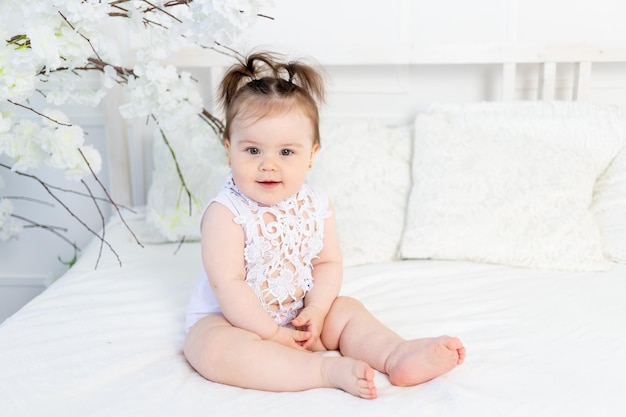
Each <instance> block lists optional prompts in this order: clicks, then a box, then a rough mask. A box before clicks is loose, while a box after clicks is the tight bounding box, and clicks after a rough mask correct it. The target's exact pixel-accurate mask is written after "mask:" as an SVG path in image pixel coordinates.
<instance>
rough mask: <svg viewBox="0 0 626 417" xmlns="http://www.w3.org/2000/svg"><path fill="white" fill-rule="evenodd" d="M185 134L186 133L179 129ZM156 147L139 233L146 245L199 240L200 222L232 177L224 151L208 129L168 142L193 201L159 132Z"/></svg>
mask: <svg viewBox="0 0 626 417" xmlns="http://www.w3.org/2000/svg"><path fill="white" fill-rule="evenodd" d="M181 129H183V128H181ZM155 135H156V137H155V138H154V141H153V143H154V145H153V164H154V165H153V166H154V169H153V173H152V184H151V186H150V188H149V190H148V197H147V207H146V224H145V225H144V226H145V227H143V228H141V230H140V231H139V233H138V235H139V239H140V240H141V241H142V242H144V243H161V242H168V241H181V240H182V239H183V238H184V240H185V241H193V240H199V239H200V216H201V215H202V212H203V210H204V207H205V205H206V204H207V203H208V202H209V201H210V200H212V199H213V198H214V197H215V196H216V195H217V194H218V193H219V191H220V190H221V189H222V187H223V186H224V182H225V181H226V176H227V175H228V172H229V167H228V162H227V157H226V150H225V148H224V146H223V145H222V143H221V141H220V139H219V138H218V135H217V134H216V133H215V132H214V131H213V130H212V129H211V128H210V127H209V126H208V125H207V124H206V123H201V124H200V125H196V126H194V127H193V129H185V131H180V132H177V133H176V134H168V135H167V138H168V141H169V143H170V145H171V147H172V148H173V149H174V152H175V154H176V160H177V161H178V166H179V168H180V170H181V172H182V174H183V177H184V179H185V183H186V185H187V187H188V188H189V190H190V191H191V194H192V196H193V198H192V199H191V200H190V199H189V197H188V196H187V195H186V194H185V191H184V190H183V188H182V182H181V180H180V178H179V176H178V174H177V168H176V163H175V162H174V159H173V158H172V154H171V152H170V150H169V148H168V147H167V146H166V144H165V142H164V141H163V139H162V137H161V133H160V132H159V131H158V130H157V132H156V133H155Z"/></svg>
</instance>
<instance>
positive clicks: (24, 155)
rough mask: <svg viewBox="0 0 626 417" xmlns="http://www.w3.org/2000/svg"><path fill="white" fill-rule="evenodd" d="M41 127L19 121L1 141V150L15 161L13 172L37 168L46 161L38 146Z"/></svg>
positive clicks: (44, 154)
mask: <svg viewBox="0 0 626 417" xmlns="http://www.w3.org/2000/svg"><path fill="white" fill-rule="evenodd" d="M40 132H41V127H40V126H39V125H38V124H37V123H35V122H32V121H30V120H21V121H20V122H19V123H16V124H15V125H14V126H13V129H12V130H11V132H9V133H8V134H6V136H5V137H4V140H3V143H4V144H3V149H4V153H6V154H7V155H8V156H9V157H11V158H13V159H14V160H15V163H14V164H13V170H15V171H26V170H28V169H29V168H37V167H39V166H41V165H42V163H43V162H44V161H45V160H46V157H47V155H46V153H45V152H44V151H43V150H42V149H41V146H39V143H38V138H39V134H40Z"/></svg>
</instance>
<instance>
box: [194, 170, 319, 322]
mask: <svg viewBox="0 0 626 417" xmlns="http://www.w3.org/2000/svg"><path fill="white" fill-rule="evenodd" d="M214 202H217V203H220V204H223V205H224V206H226V207H227V208H228V209H230V210H231V211H232V212H233V214H234V215H235V218H234V221H235V223H237V224H240V225H241V227H243V231H244V237H245V244H244V250H243V254H242V256H243V257H244V260H245V268H246V278H245V281H246V283H247V284H248V285H249V286H250V287H251V288H252V289H253V290H254V292H255V293H256V295H257V298H258V299H259V303H260V304H261V305H262V306H263V309H264V310H265V311H266V312H267V314H268V315H269V316H270V317H272V319H273V320H274V321H275V322H276V324H278V325H279V326H291V321H292V320H293V319H294V318H296V316H297V315H298V313H299V312H300V310H301V309H302V307H303V306H304V296H305V295H306V293H307V292H308V291H309V290H310V289H311V288H313V276H312V271H313V264H312V261H313V259H315V258H316V257H317V255H318V254H319V252H320V251H321V249H322V242H323V237H324V220H325V219H326V218H328V217H329V216H330V212H329V211H328V204H329V202H328V198H327V197H326V196H324V195H322V194H320V193H319V192H318V191H317V190H316V189H315V188H313V187H311V186H309V185H307V184H304V185H303V186H302V187H301V188H300V190H299V191H298V192H297V193H296V194H294V195H292V196H291V197H289V198H288V199H286V200H283V201H281V202H279V203H276V204H273V205H271V206H265V205H262V204H259V203H257V202H256V201H254V200H251V199H249V198H248V197H246V196H245V195H243V194H242V193H241V192H240V191H239V189H238V188H237V186H236V185H235V184H234V182H233V180H232V176H230V177H229V179H228V181H227V182H226V185H225V186H224V188H223V190H222V191H221V192H220V194H219V195H218V196H217V197H216V198H215V199H214V200H212V201H211V202H210V203H209V205H210V204H212V203H214ZM207 207H208V205H207ZM205 210H206V209H205ZM221 311H222V310H221V308H220V306H219V304H218V302H217V299H216V298H215V294H214V293H213V290H212V289H211V287H210V285H209V280H208V278H207V275H206V272H205V271H204V268H202V269H201V273H200V276H199V277H198V279H197V281H196V286H195V288H194V290H193V293H192V296H191V301H190V303H189V307H188V309H187V317H186V324H185V325H186V329H187V331H189V329H190V328H191V326H193V325H194V324H195V323H196V322H197V321H198V320H200V319H201V318H202V317H205V316H207V315H209V314H220V313H221Z"/></svg>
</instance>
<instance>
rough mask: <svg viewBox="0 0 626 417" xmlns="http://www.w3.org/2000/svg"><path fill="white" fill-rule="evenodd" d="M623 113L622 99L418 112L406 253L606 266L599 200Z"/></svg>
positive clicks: (618, 145) (546, 264) (580, 266)
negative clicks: (595, 202)
mask: <svg viewBox="0 0 626 417" xmlns="http://www.w3.org/2000/svg"><path fill="white" fill-rule="evenodd" d="M620 117H623V116H621V115H620V112H619V111H618V109H617V108H616V107H609V106H598V105H593V104H588V103H571V102H518V103H479V104H473V105H467V106H439V107H435V108H433V109H432V111H431V112H430V113H429V114H426V115H420V116H418V117H417V119H416V121H415V132H414V136H415V142H414V155H413V167H412V173H413V186H412V190H411V195H410V200H409V207H408V212H407V228H406V231H405V234H404V237H403V240H402V246H401V254H402V256H403V257H404V258H439V259H465V260H474V261H482V262H491V263H500V264H507V265H513V266H524V267H536V268H553V269H569V270H571V269H574V270H601V269H606V268H607V267H608V266H609V263H608V262H607V261H606V259H605V257H604V255H603V252H602V241H601V234H600V231H599V229H598V225H597V224H596V222H595V219H594V215H593V213H592V212H591V210H590V206H591V204H592V196H593V191H594V186H595V184H596V180H597V179H598V178H599V177H600V176H601V175H602V174H603V173H604V172H605V170H606V169H607V167H608V166H609V165H610V164H611V163H612V161H613V159H614V158H615V156H616V155H617V154H618V153H619V151H620V150H621V148H623V146H624V129H623V123H622V119H620ZM622 239H623V238H622Z"/></svg>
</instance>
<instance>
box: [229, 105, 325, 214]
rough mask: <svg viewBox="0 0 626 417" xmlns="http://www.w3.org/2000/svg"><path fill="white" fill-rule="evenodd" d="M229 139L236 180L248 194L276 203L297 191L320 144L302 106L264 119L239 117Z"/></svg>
mask: <svg viewBox="0 0 626 417" xmlns="http://www.w3.org/2000/svg"><path fill="white" fill-rule="evenodd" d="M233 122H234V123H233V125H232V128H231V135H230V138H228V139H226V140H225V145H226V148H227V150H228V163H229V165H230V167H231V169H232V171H233V180H234V182H235V185H237V187H238V188H239V190H240V191H241V192H242V193H243V194H245V195H246V196H247V197H248V198H251V199H253V200H255V201H257V202H259V203H261V204H264V205H272V204H275V203H278V202H280V201H282V200H285V199H287V198H289V197H290V196H292V195H293V194H295V193H296V192H297V191H298V190H299V189H300V187H301V186H302V184H303V183H304V181H305V178H306V175H307V173H308V172H309V170H310V168H311V166H312V164H313V157H314V156H315V153H316V152H317V150H318V148H319V146H318V145H316V144H315V145H314V143H313V142H314V140H313V138H314V134H313V127H312V125H311V120H310V119H309V118H308V117H307V116H306V115H305V114H304V113H303V112H302V111H301V110H300V109H299V108H298V107H294V108H293V109H290V110H288V111H286V112H276V113H274V114H270V115H268V116H265V117H263V118H260V119H256V118H242V119H239V118H238V117H236V118H235V120H234V121H233Z"/></svg>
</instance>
